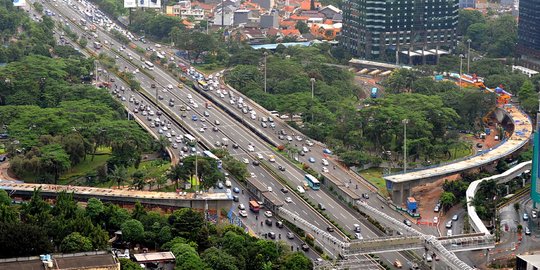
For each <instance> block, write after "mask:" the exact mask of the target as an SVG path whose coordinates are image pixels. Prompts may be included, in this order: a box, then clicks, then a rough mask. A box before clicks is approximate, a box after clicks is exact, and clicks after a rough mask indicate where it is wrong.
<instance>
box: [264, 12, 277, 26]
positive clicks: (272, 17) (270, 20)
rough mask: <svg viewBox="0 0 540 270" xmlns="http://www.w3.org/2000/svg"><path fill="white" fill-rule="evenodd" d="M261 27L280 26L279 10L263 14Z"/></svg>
mask: <svg viewBox="0 0 540 270" xmlns="http://www.w3.org/2000/svg"><path fill="white" fill-rule="evenodd" d="M259 25H260V27H261V28H278V27H279V14H278V12H277V11H272V12H269V13H266V14H263V15H261V20H260V23H259Z"/></svg>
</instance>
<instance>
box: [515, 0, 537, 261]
mask: <svg viewBox="0 0 540 270" xmlns="http://www.w3.org/2000/svg"><path fill="white" fill-rule="evenodd" d="M522 1H523V0H522ZM515 269H516V270H534V269H540V255H517V256H516V268H515Z"/></svg>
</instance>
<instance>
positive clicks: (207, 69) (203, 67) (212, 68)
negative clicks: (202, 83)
mask: <svg viewBox="0 0 540 270" xmlns="http://www.w3.org/2000/svg"><path fill="white" fill-rule="evenodd" d="M194 66H195V67H196V68H197V69H198V70H200V71H202V72H204V73H205V74H206V75H208V74H212V73H215V72H218V71H220V70H223V69H225V66H220V65H216V64H196V65H194Z"/></svg>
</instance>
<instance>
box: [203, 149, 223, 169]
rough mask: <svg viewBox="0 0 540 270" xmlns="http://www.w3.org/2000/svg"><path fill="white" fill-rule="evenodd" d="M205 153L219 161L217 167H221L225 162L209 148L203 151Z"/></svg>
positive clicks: (206, 155)
mask: <svg viewBox="0 0 540 270" xmlns="http://www.w3.org/2000/svg"><path fill="white" fill-rule="evenodd" d="M203 154H204V156H205V157H209V158H212V159H215V160H216V162H217V167H218V169H221V168H222V167H223V163H222V162H221V159H219V158H218V157H216V155H214V154H213V153H212V152H210V151H208V150H205V151H203Z"/></svg>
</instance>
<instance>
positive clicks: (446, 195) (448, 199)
mask: <svg viewBox="0 0 540 270" xmlns="http://www.w3.org/2000/svg"><path fill="white" fill-rule="evenodd" d="M455 203H456V196H455V195H454V194H453V193H450V192H443V193H442V194H441V206H442V207H443V209H444V211H447V210H448V209H450V207H452V206H454V204H455Z"/></svg>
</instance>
